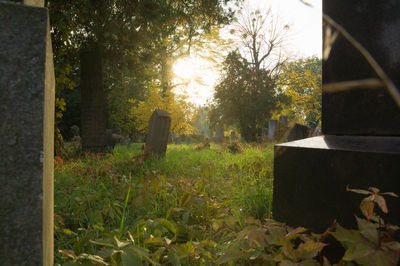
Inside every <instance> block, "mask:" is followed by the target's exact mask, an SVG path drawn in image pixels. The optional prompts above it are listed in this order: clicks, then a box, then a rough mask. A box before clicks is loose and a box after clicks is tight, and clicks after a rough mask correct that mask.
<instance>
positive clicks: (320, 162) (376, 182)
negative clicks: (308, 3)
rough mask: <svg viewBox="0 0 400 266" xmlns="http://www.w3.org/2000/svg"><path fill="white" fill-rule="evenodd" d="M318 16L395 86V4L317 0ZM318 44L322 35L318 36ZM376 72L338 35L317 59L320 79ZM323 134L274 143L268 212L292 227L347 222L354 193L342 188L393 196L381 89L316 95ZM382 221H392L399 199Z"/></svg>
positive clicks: (390, 103) (396, 137)
mask: <svg viewBox="0 0 400 266" xmlns="http://www.w3.org/2000/svg"><path fill="white" fill-rule="evenodd" d="M323 4H324V6H323V10H324V13H326V14H327V15H329V16H330V17H331V18H332V19H333V20H335V21H336V22H337V23H339V24H340V25H342V26H343V27H344V28H345V29H347V30H348V31H349V33H350V34H351V35H352V36H353V37H354V38H355V39H356V40H358V41H359V42H361V44H362V45H363V46H365V47H366V49H367V50H368V51H369V52H370V53H371V54H372V56H373V57H374V58H375V59H376V60H377V61H378V63H379V64H380V65H381V66H382V67H383V69H384V71H385V72H386V73H387V74H388V75H389V77H390V78H391V79H392V80H393V82H394V83H395V84H396V86H397V87H398V88H399V87H400V75H399V69H400V45H398V44H399V43H400V31H399V30H398V29H399V25H400V24H399V21H400V12H399V10H400V1H372V0H369V1H366V0H356V1H348V0H324V2H323ZM324 41H325V42H326V40H324ZM371 77H376V74H374V72H373V70H372V69H371V67H370V66H369V65H368V63H367V62H366V60H365V59H363V57H362V56H361V55H360V53H359V52H358V51H357V50H356V49H355V48H354V47H353V46H352V45H351V44H350V43H349V42H348V41H346V40H345V39H344V38H343V37H342V36H339V37H338V38H337V40H336V42H334V44H333V46H332V49H331V53H330V56H329V58H328V60H327V61H326V62H324V64H323V83H324V84H327V83H332V82H341V81H351V80H358V79H363V78H371ZM322 131H323V132H324V133H325V134H326V135H325V136H318V137H313V138H308V139H304V140H299V141H294V142H288V143H284V144H279V145H276V146H275V161H274V196H273V214H274V218H275V219H277V220H279V221H285V222H286V223H288V224H289V225H292V226H299V225H301V226H305V227H307V228H311V229H313V230H315V231H319V232H321V231H323V230H325V229H326V228H327V227H328V226H329V225H331V224H332V223H333V221H334V220H335V219H337V221H338V222H339V224H341V225H343V226H345V227H355V226H356V222H355V218H354V214H355V213H356V214H357V215H358V216H362V215H361V214H360V213H359V204H360V200H361V199H362V196H360V195H357V194H354V193H350V192H346V186H347V185H349V187H351V188H360V189H367V188H368V187H369V186H373V187H377V188H379V189H381V190H382V191H392V192H395V193H397V194H400V178H399V177H400V110H399V107H398V106H396V103H395V101H394V100H393V99H392V98H391V96H390V95H389V94H388V92H387V90H386V89H385V88H378V89H369V88H364V87H357V88H355V89H352V90H346V91H333V92H329V91H327V90H326V89H325V88H324V89H323V92H322ZM387 203H388V209H389V216H388V217H385V218H386V219H387V221H389V222H392V223H395V224H400V200H393V199H388V200H387Z"/></svg>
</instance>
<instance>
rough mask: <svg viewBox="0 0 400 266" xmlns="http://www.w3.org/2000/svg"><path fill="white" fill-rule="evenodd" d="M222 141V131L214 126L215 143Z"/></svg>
mask: <svg viewBox="0 0 400 266" xmlns="http://www.w3.org/2000/svg"><path fill="white" fill-rule="evenodd" d="M223 139H224V129H223V128H222V126H221V125H217V126H215V143H222V141H223Z"/></svg>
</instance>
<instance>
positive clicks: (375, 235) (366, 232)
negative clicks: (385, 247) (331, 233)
mask: <svg viewBox="0 0 400 266" xmlns="http://www.w3.org/2000/svg"><path fill="white" fill-rule="evenodd" d="M356 220H357V224H358V228H359V230H360V233H361V235H363V236H364V237H365V238H366V239H368V240H369V241H370V242H372V243H373V244H374V245H375V246H378V245H379V232H378V227H379V225H378V224H375V223H372V222H369V221H367V220H364V219H360V218H358V217H357V216H356Z"/></svg>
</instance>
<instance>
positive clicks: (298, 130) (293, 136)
mask: <svg viewBox="0 0 400 266" xmlns="http://www.w3.org/2000/svg"><path fill="white" fill-rule="evenodd" d="M309 134H310V128H309V127H308V126H305V125H301V124H297V123H296V124H294V126H293V127H292V128H291V129H290V131H289V134H288V137H287V140H288V141H294V140H299V139H305V138H308V137H309Z"/></svg>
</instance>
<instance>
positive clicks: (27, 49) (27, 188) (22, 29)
mask: <svg viewBox="0 0 400 266" xmlns="http://www.w3.org/2000/svg"><path fill="white" fill-rule="evenodd" d="M0 90H1V91H0V95H1V97H0V130H1V134H0V150H1V152H0V195H1V197H0V217H1V219H0V243H1V248H0V262H1V265H52V264H53V226H54V225H53V216H54V215H53V178H54V177H53V166H54V162H53V158H54V151H53V148H54V68H53V63H52V48H51V41H50V32H49V18H48V12H47V9H45V8H38V7H28V6H24V5H16V4H12V3H0Z"/></svg>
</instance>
